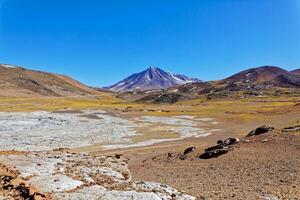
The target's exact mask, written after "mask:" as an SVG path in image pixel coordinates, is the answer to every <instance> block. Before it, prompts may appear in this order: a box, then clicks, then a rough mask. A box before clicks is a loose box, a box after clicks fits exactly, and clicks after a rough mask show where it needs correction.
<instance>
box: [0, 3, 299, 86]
mask: <svg viewBox="0 0 300 200" xmlns="http://www.w3.org/2000/svg"><path fill="white" fill-rule="evenodd" d="M0 63H9V64H16V65H22V66H25V67H28V68H31V69H39V70H45V71H50V72H57V73H63V74H66V75H70V76H72V77H74V78H76V79H78V80H80V81H82V82H84V83H86V84H89V85H93V86H105V85H110V84H112V83H114V82H117V81H119V80H120V79H123V78H124V77H126V76H127V75H130V74H131V73H134V72H139V71H142V70H143V69H144V68H147V67H148V66H157V67H160V68H162V69H165V70H167V71H172V72H175V73H183V74H186V75H189V76H194V77H198V78H200V79H202V80H215V79H221V78H224V77H226V76H229V75H231V74H233V73H236V72H238V71H241V70H243V69H246V68H249V67H256V66H261V65H276V66H281V67H283V68H285V69H288V70H292V69H296V68H300V0H105V1H104V0H0Z"/></svg>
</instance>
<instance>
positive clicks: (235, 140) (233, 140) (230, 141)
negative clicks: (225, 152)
mask: <svg viewBox="0 0 300 200" xmlns="http://www.w3.org/2000/svg"><path fill="white" fill-rule="evenodd" d="M239 141H240V139H239V138H227V139H226V140H224V142H223V144H224V145H225V146H227V145H232V144H236V143H238V142H239Z"/></svg>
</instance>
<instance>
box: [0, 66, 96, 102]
mask: <svg viewBox="0 0 300 200" xmlns="http://www.w3.org/2000/svg"><path fill="white" fill-rule="evenodd" d="M99 93H100V92H98V91H96V90H93V89H92V88H90V87H88V86H86V85H84V84H83V83H80V82H79V81H76V80H74V79H72V78H70V77H68V76H64V75H60V74H54V73H49V72H42V71H35V70H29V69H25V68H23V67H19V66H14V65H7V64H0V96H57V97H59V96H79V95H89V94H99Z"/></svg>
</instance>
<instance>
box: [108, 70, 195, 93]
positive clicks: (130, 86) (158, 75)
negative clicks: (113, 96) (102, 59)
mask: <svg viewBox="0 0 300 200" xmlns="http://www.w3.org/2000/svg"><path fill="white" fill-rule="evenodd" d="M191 82H200V80H199V79H196V78H190V77H187V76H185V75H181V74H173V73H171V72H165V71H164V70H162V69H159V68H157V67H149V68H148V69H146V70H144V71H142V72H139V73H135V74H132V75H131V76H129V77H127V78H125V79H124V80H122V81H120V82H118V83H116V84H114V85H112V86H109V87H105V88H104V89H106V90H110V91H114V92H125V91H133V90H139V91H145V90H153V89H167V88H170V87H174V86H178V85H183V84H186V83H191Z"/></svg>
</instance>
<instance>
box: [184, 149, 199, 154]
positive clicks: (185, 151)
mask: <svg viewBox="0 0 300 200" xmlns="http://www.w3.org/2000/svg"><path fill="white" fill-rule="evenodd" d="M195 150H196V147H189V148H186V149H185V150H184V151H183V154H184V155H186V154H189V153H193V152H194V151H195Z"/></svg>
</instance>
